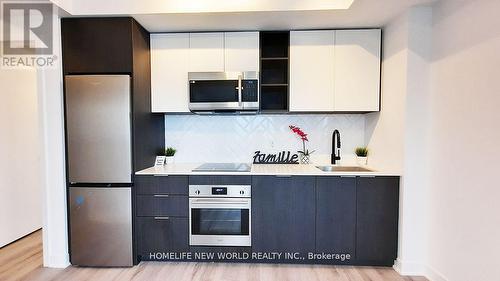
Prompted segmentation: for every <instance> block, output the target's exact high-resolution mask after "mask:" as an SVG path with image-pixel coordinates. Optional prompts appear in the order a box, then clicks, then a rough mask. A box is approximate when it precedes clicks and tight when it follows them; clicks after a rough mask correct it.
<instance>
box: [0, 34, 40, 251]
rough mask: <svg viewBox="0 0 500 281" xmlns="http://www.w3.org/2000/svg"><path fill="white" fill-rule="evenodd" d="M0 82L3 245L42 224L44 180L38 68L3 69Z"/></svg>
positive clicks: (0, 232)
mask: <svg viewBox="0 0 500 281" xmlns="http://www.w3.org/2000/svg"><path fill="white" fill-rule="evenodd" d="M0 43H1V42H0ZM0 85H2V90H1V91H0V98H1V100H2V102H1V103H0V132H1V133H0V134H1V137H0V155H1V157H0V179H1V181H0V194H1V195H0V247H2V246H4V245H6V244H8V243H10V242H12V241H14V240H17V239H19V238H21V237H23V236H25V235H27V234H29V233H31V232H33V231H35V230H37V229H40V228H41V227H42V183H41V179H40V176H41V163H40V152H39V144H40V136H39V133H40V132H39V127H38V125H39V116H38V100H37V71H36V70H35V69H32V68H26V69H0Z"/></svg>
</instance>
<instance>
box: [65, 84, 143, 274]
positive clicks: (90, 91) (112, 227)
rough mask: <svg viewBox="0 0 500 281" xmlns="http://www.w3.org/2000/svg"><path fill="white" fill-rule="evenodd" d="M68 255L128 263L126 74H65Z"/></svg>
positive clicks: (82, 261) (87, 262)
mask: <svg viewBox="0 0 500 281" xmlns="http://www.w3.org/2000/svg"><path fill="white" fill-rule="evenodd" d="M65 103H66V105H65V113H66V147H67V167H68V171H67V174H68V181H69V196H68V200H69V235H70V259H71V263H72V264H73V265H80V266H132V263H133V259H132V194H131V190H132V189H131V186H132V137H131V95H130V76H128V75H66V76H65Z"/></svg>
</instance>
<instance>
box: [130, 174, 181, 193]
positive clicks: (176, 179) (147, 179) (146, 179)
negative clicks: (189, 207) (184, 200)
mask: <svg viewBox="0 0 500 281" xmlns="http://www.w3.org/2000/svg"><path fill="white" fill-rule="evenodd" d="M135 188H136V190H137V194H171V195H188V194H189V190H188V177H187V176H136V177H135Z"/></svg>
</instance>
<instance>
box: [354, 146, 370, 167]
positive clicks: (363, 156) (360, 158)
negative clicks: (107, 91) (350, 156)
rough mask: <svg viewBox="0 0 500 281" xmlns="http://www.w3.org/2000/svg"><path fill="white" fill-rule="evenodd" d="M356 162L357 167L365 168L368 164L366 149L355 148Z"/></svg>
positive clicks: (363, 147)
mask: <svg viewBox="0 0 500 281" xmlns="http://www.w3.org/2000/svg"><path fill="white" fill-rule="evenodd" d="M354 152H355V153H356V161H357V162H358V165H361V166H365V165H367V164H368V148H367V147H365V146H362V147H356V150H355V151H354Z"/></svg>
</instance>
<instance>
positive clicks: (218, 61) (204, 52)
mask: <svg viewBox="0 0 500 281" xmlns="http://www.w3.org/2000/svg"><path fill="white" fill-rule="evenodd" d="M188 66H189V72H210V71H224V33H223V32H206V33H190V34H189V63H188ZM186 82H187V80H186Z"/></svg>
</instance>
